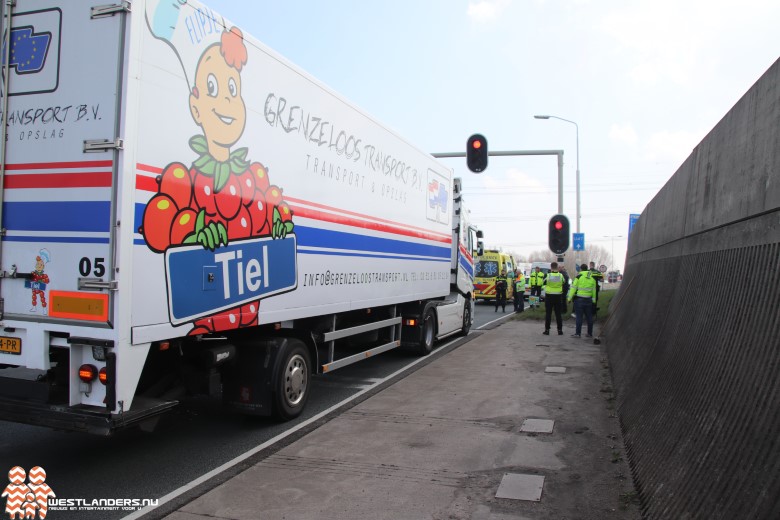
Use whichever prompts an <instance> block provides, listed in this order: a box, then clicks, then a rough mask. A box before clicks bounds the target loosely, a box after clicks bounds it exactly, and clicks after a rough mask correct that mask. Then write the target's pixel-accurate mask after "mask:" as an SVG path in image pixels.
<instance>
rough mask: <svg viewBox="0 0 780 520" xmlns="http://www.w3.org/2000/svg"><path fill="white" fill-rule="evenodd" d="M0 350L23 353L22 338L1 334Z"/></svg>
mask: <svg viewBox="0 0 780 520" xmlns="http://www.w3.org/2000/svg"><path fill="white" fill-rule="evenodd" d="M0 352H5V353H7V354H21V353H22V339H21V338H9V337H6V336H0Z"/></svg>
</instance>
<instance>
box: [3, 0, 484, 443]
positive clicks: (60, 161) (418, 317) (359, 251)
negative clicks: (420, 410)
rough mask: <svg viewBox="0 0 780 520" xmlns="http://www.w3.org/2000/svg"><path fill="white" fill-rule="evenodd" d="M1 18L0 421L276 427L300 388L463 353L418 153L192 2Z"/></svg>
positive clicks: (461, 322) (434, 208)
mask: <svg viewBox="0 0 780 520" xmlns="http://www.w3.org/2000/svg"><path fill="white" fill-rule="evenodd" d="M1 9H2V13H0V15H2V16H0V19H2V25H3V27H2V29H3V31H2V33H3V34H4V41H3V45H2V49H3V50H4V58H3V59H4V63H5V64H7V66H5V67H3V71H4V74H3V77H2V93H3V97H2V128H0V131H1V132H2V141H0V142H3V143H6V146H4V147H3V148H2V156H0V180H2V184H0V186H2V187H3V188H2V191H0V196H2V198H3V200H2V209H3V211H2V215H0V219H1V221H0V229H2V240H0V248H1V250H0V324H2V330H1V331H0V420H6V421H17V422H22V423H29V424H35V425H43V426H48V427H52V428H57V429H65V430H77V431H86V432H91V433H96V434H103V435H107V434H110V433H112V432H114V431H116V430H118V429H120V428H125V427H128V426H132V425H140V426H142V427H144V428H146V427H150V426H151V425H153V423H154V422H155V421H156V419H157V418H158V417H159V416H160V414H162V413H163V412H165V411H167V410H169V409H171V408H172V407H173V406H175V405H176V404H177V403H178V402H179V400H180V398H181V396H182V395H184V394H196V393H197V394H208V395H211V396H214V397H217V398H221V399H222V400H223V401H224V403H225V404H226V405H227V406H228V407H230V408H231V409H233V410H237V411H239V412H242V413H248V414H257V415H269V414H275V415H276V416H278V417H280V418H282V419H291V418H293V417H296V416H298V415H299V414H300V413H301V412H302V410H303V408H304V406H305V404H306V401H307V400H308V398H309V394H310V390H311V376H312V374H313V373H327V372H331V371H333V370H335V369H338V368H340V367H343V366H346V365H349V364H351V363H354V362H356V361H358V360H362V359H365V358H367V357H370V356H375V355H377V354H380V353H382V352H385V351H387V350H389V349H393V348H396V347H399V346H406V347H409V348H412V349H414V350H416V351H417V352H419V353H420V354H423V355H424V354H427V353H429V352H430V351H431V350H432V348H433V345H434V341H435V340H436V339H439V338H443V337H446V336H448V335H453V334H467V333H468V331H469V328H470V327H471V323H472V315H473V301H474V300H473V296H472V292H473V272H474V271H473V269H474V261H473V258H472V251H474V250H478V249H479V248H480V247H481V246H480V244H479V243H478V240H477V238H478V237H477V231H476V229H475V228H474V227H472V226H471V224H470V222H469V212H468V210H467V208H466V207H465V206H464V205H463V200H462V195H461V193H460V180H459V179H455V178H453V175H452V171H451V170H450V169H448V168H447V167H445V166H444V165H442V164H441V163H439V162H437V161H436V160H435V159H434V158H433V157H431V156H430V155H429V154H427V153H425V152H423V151H421V150H419V149H418V148H416V147H414V146H412V145H411V144H409V143H408V142H406V141H405V140H404V139H402V138H401V137H400V136H398V135H397V134H395V133H394V132H392V131H391V130H389V129H388V128H386V127H385V126H383V125H381V124H379V123H378V122H376V120H374V119H373V118H371V117H370V116H368V115H367V114H365V113H364V112H362V111H361V110H359V109H358V108H356V107H355V106H354V105H352V104H350V103H349V102H348V101H346V100H345V99H344V98H342V97H341V96H339V95H338V94H336V93H335V92H333V91H332V90H331V89H329V88H328V87H326V86H324V85H323V84H321V83H320V82H319V81H317V80H316V79H315V78H313V77H311V76H310V75H308V74H307V73H306V72H304V71H303V70H301V69H299V68H297V67H296V66H294V65H292V64H291V63H289V62H288V61H287V60H286V59H284V58H283V57H282V56H280V55H278V54H277V53H275V52H274V51H272V50H271V49H269V48H267V47H266V46H264V45H263V44H262V43H261V42H259V41H258V40H256V39H254V38H253V37H251V36H249V35H248V34H246V33H244V32H243V31H242V30H241V27H240V25H238V26H237V25H235V24H234V23H232V22H230V21H228V20H225V19H224V18H223V17H221V16H220V15H219V14H217V13H216V12H214V11H213V10H211V9H209V8H208V7H207V6H205V5H202V4H201V3H199V2H197V1H194V0H134V1H133V2H128V1H123V2H117V3H114V4H108V5H106V4H99V3H96V2H95V1H94V0H92V1H87V0H68V1H67V2H62V1H57V0H49V1H47V0H16V2H13V3H11V2H3V3H2V8H1ZM5 93H7V94H8V95H7V96H6V95H5Z"/></svg>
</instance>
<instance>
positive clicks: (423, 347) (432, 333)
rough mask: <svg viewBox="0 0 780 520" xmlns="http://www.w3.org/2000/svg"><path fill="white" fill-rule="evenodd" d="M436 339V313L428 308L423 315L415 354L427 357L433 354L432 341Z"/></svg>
mask: <svg viewBox="0 0 780 520" xmlns="http://www.w3.org/2000/svg"><path fill="white" fill-rule="evenodd" d="M435 338H436V312H435V311H434V310H433V309H432V308H428V309H426V310H425V312H424V313H423V318H422V334H421V336H420V343H419V345H418V346H417V354H419V355H421V356H427V355H428V354H430V353H431V352H433V341H434V339H435Z"/></svg>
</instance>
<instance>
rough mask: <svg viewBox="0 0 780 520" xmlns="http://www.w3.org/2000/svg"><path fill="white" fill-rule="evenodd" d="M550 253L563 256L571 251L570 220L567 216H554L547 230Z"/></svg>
mask: <svg viewBox="0 0 780 520" xmlns="http://www.w3.org/2000/svg"><path fill="white" fill-rule="evenodd" d="M547 231H548V243H549V245H550V251H552V252H553V253H555V254H556V255H562V254H563V253H565V252H566V250H567V249H569V219H568V218H567V217H566V215H553V217H552V218H551V219H550V224H549V226H548V228H547Z"/></svg>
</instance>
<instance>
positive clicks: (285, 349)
mask: <svg viewBox="0 0 780 520" xmlns="http://www.w3.org/2000/svg"><path fill="white" fill-rule="evenodd" d="M277 360H278V363H277V365H276V373H275V374H274V378H273V381H274V384H273V396H272V399H273V406H274V414H275V415H276V416H277V417H278V418H279V419H281V420H283V421H289V420H290V419H295V418H296V417H298V416H299V415H301V413H302V412H303V409H304V407H305V406H306V401H308V400H309V393H310V391H311V361H310V358H309V351H308V349H307V348H306V346H305V345H304V344H303V343H302V342H301V341H300V340H297V339H292V338H289V339H287V340H286V341H284V342H283V343H282V345H281V348H280V351H279V353H278V357H277Z"/></svg>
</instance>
